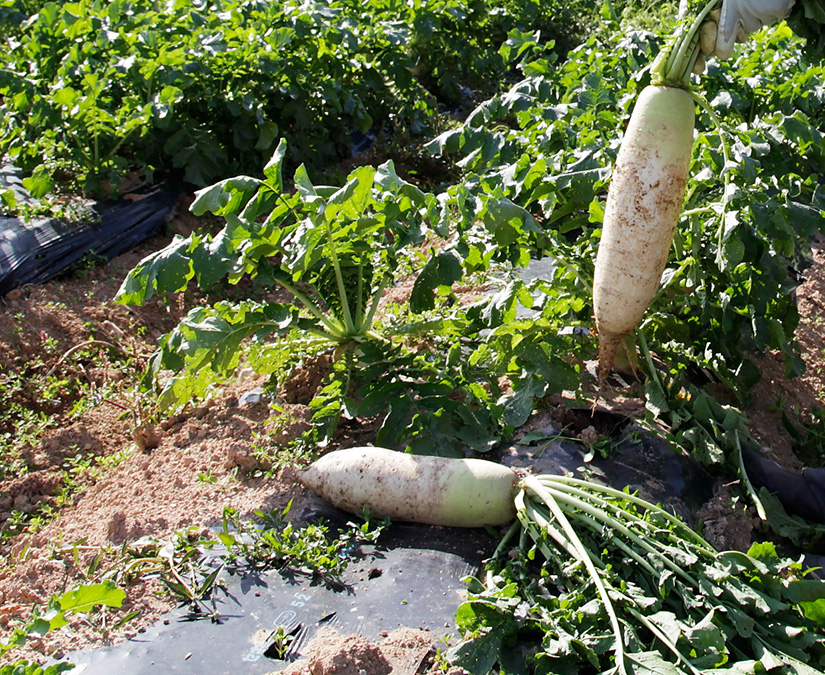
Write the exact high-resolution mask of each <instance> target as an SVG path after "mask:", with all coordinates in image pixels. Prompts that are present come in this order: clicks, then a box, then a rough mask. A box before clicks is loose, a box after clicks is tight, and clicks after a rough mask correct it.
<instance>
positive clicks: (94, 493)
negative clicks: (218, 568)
mask: <svg viewBox="0 0 825 675" xmlns="http://www.w3.org/2000/svg"><path fill="white" fill-rule="evenodd" d="M180 211H181V215H178V216H177V218H176V219H175V220H174V221H173V222H172V224H171V227H172V229H174V230H177V231H180V232H186V231H188V230H189V229H190V228H191V227H193V225H194V223H193V221H192V220H191V217H189V216H188V215H186V214H185V204H184V205H182V206H181V209H180ZM168 239H169V237H168V235H166V236H163V237H157V238H155V239H153V240H150V241H147V242H146V243H145V244H144V245H143V246H141V247H140V248H139V249H138V250H135V251H133V252H130V253H128V254H126V255H124V256H121V257H120V258H118V259H116V260H114V261H112V262H110V263H108V264H106V265H103V266H99V267H95V268H92V269H87V270H83V271H80V272H75V273H74V274H72V275H71V276H68V277H66V278H62V279H58V280H55V281H52V282H50V283H47V284H45V285H43V286H37V287H26V288H23V289H17V290H15V291H13V292H11V293H9V294H8V295H7V296H6V297H5V298H4V299H1V300H0V375H2V374H3V372H4V371H5V373H6V374H8V373H15V374H18V375H19V376H20V379H19V380H18V381H16V382H17V384H16V385H15V387H16V388H15V391H14V397H15V399H14V400H15V401H17V402H19V403H21V404H25V405H27V406H29V407H31V408H34V409H36V410H39V411H42V413H43V415H44V418H43V419H44V427H45V428H44V429H43V430H42V432H41V433H40V434H39V435H38V436H37V437H36V438H32V439H31V440H30V441H21V443H20V444H21V445H22V450H21V455H20V457H19V458H16V459H15V460H14V467H16V468H15V469H14V470H11V471H8V470H7V471H2V473H0V527H2V528H3V530H4V537H3V539H2V543H0V553H1V554H2V555H3V565H2V570H0V636H7V635H8V634H9V632H10V631H11V630H12V629H13V627H14V626H15V625H19V624H20V622H21V621H23V620H25V619H27V618H28V617H29V616H30V615H31V610H32V607H33V606H35V605H42V604H43V603H45V602H46V601H47V600H48V598H49V597H50V596H51V595H53V594H59V593H62V592H64V591H65V590H68V589H71V588H73V587H74V586H75V585H76V584H78V583H84V582H85V581H86V579H87V572H88V568H89V565H90V563H91V562H92V561H93V560H94V559H95V557H96V556H98V555H99V554H101V552H104V559H103V563H102V564H103V565H105V560H106V559H107V557H111V556H114V555H115V554H116V552H117V550H118V547H120V546H121V545H123V544H127V543H130V542H134V541H136V540H138V539H140V538H142V537H154V538H157V539H161V540H163V539H164V538H168V537H170V536H172V535H173V533H175V532H177V531H180V530H182V529H186V528H191V529H192V531H193V532H199V531H201V530H203V528H207V527H210V526H214V525H216V524H217V523H219V522H220V520H221V516H222V514H223V510H224V508H225V507H227V506H229V507H232V508H234V509H236V510H237V511H238V513H239V514H240V515H241V516H242V517H244V518H252V514H253V512H254V511H255V510H256V509H282V508H284V507H285V506H286V505H287V504H288V503H289V502H290V501H291V500H293V501H294V502H295V504H296V505H298V504H300V503H301V500H302V499H304V498H305V496H306V493H305V490H304V489H303V488H302V487H301V486H300V485H299V484H298V483H297V482H296V479H295V472H294V469H293V468H291V467H289V466H286V467H284V468H281V469H277V470H274V471H272V472H271V473H272V474H273V476H272V477H268V478H263V477H262V476H261V471H262V470H265V469H269V468H271V466H270V465H269V464H268V462H269V460H268V459H267V456H270V457H271V454H270V455H265V454H264V455H262V454H261V452H260V447H261V444H262V443H263V444H264V445H266V446H267V447H268V448H269V450H270V452H271V451H272V449H273V448H277V447H278V445H279V444H281V445H282V444H284V443H285V442H286V441H287V440H289V439H290V438H292V437H294V436H296V435H297V434H299V433H300V432H301V431H303V430H304V429H305V425H306V419H307V417H308V410H307V407H306V404H307V403H308V401H309V400H310V399H311V398H312V395H313V394H314V392H315V389H316V388H317V386H318V383H319V381H320V373H321V372H323V370H324V368H325V367H326V365H325V364H324V363H323V362H322V361H316V362H312V363H307V364H306V367H305V368H304V369H303V370H302V371H301V372H300V373H298V374H297V375H296V377H295V379H294V381H293V382H292V383H291V384H290V385H289V386H287V387H285V388H284V390H283V391H282V392H281V394H280V396H279V398H278V403H279V404H280V406H281V408H282V410H284V411H285V413H286V414H281V415H280V416H278V417H275V416H274V411H273V409H272V408H271V407H270V405H269V403H270V402H269V401H267V400H266V399H261V400H257V402H255V401H256V399H255V398H254V397H253V398H252V399H251V400H250V399H249V397H247V396H245V394H246V393H248V392H251V391H254V390H256V389H257V388H259V387H261V386H262V384H263V382H262V381H261V380H260V379H258V378H256V377H255V376H254V375H253V374H252V373H250V372H248V371H244V372H241V373H240V374H239V376H238V377H237V378H236V379H235V380H234V381H232V382H231V383H229V384H228V385H227V387H226V388H225V389H224V390H223V391H220V392H217V393H216V395H215V396H214V397H213V399H212V400H211V401H210V402H209V403H208V404H207V405H204V406H202V407H197V408H193V409H191V410H188V411H187V412H186V414H183V415H178V416H176V417H173V418H171V419H168V420H164V421H162V422H160V423H158V424H157V425H143V426H142V427H140V423H141V414H142V412H141V411H142V410H143V407H142V405H141V401H140V400H136V398H135V395H134V393H133V392H134V389H133V384H134V381H135V379H136V377H137V376H138V374H139V373H140V372H142V370H143V368H145V366H146V363H147V358H148V356H149V354H151V352H152V350H153V349H154V347H155V345H156V343H157V340H158V338H160V336H161V335H162V334H163V333H165V332H166V331H168V330H169V329H171V328H172V327H173V326H174V325H175V324H176V323H177V320H178V319H179V318H180V317H181V316H182V314H183V313H184V312H185V310H186V309H188V307H189V306H191V304H192V303H197V302H202V301H204V300H205V299H206V298H204V297H203V296H202V295H198V294H193V295H187V296H186V297H181V298H178V299H176V300H174V301H173V302H172V303H171V304H166V303H165V302H163V301H161V300H156V299H155V300H152V301H150V302H149V303H148V304H147V305H146V306H144V307H128V308H127V307H123V306H121V305H116V304H114V303H113V302H112V299H113V297H114V295H115V293H116V292H117V289H118V287H119V285H120V283H121V281H122V280H123V278H124V277H125V275H126V273H127V272H128V271H129V270H130V269H131V268H132V267H133V266H134V265H135V264H136V263H137V262H138V261H139V260H140V259H141V258H142V257H143V256H145V255H146V254H148V253H149V252H151V251H154V250H157V249H158V248H160V247H161V246H163V245H165V244H166V243H167V241H168ZM814 254H815V260H816V264H815V266H814V267H813V268H811V269H810V270H809V271H808V273H807V278H806V280H805V282H804V284H803V285H802V287H801V288H800V289H799V292H798V302H799V310H800V313H801V315H802V323H801V326H800V329H799V331H798V336H799V343H800V346H801V348H802V350H803V358H804V360H805V362H806V365H807V372H806V374H805V375H804V376H802V377H801V378H797V379H795V380H793V381H788V380H785V379H784V377H783V365H782V363H781V360H780V359H779V357H778V356H777V355H775V354H765V355H764V357H763V358H762V360H761V367H762V370H763V373H764V379H763V382H762V383H761V384H760V386H759V387H758V388H757V390H756V392H755V393H754V400H753V403H752V405H751V407H750V408H749V409H748V414H749V417H750V420H751V424H752V429H753V432H754V434H755V436H756V437H757V438H758V439H759V441H760V442H761V443H762V444H763V445H764V446H765V447H766V448H767V450H768V452H769V453H770V455H771V456H772V457H773V458H774V459H776V460H777V461H778V462H780V463H781V464H783V465H784V466H788V467H791V468H799V467H800V464H801V462H800V460H799V458H798V457H797V456H796V454H795V453H794V447H793V443H792V439H791V437H790V436H789V434H788V432H787V430H786V428H785V426H784V425H783V423H782V413H783V412H785V413H786V414H787V415H790V416H791V417H792V418H795V417H798V418H801V419H805V417H806V416H809V415H810V414H811V412H812V411H814V410H817V409H819V408H821V406H822V405H823V392H825V362H824V360H823V351H824V350H825V344H823V341H824V340H825V338H824V337H823V332H822V326H821V318H820V317H822V315H823V314H822V309H823V303H825V296H824V295H823V293H824V292H825V291H824V289H825V271H824V270H825V265H823V263H825V246H823V244H822V243H821V242H816V243H815V245H814ZM477 290H478V289H468V292H473V291H477ZM394 292H396V293H397V292H398V290H397V289H396V291H394ZM387 301H392V298H388V299H387ZM84 343H88V344H86V345H85V347H84V348H78V346H79V345H83V344H84ZM75 348H78V349H75ZM73 350H74V351H73ZM47 374H51V376H52V377H53V378H56V379H57V380H58V381H59V382H60V384H59V385H57V386H55V387H53V388H52V390H50V391H48V392H44V391H36V390H34V389H33V388H32V387H31V386H29V385H30V384H31V383H32V382H35V381H42V380H43V378H44V376H46V375H47ZM80 400H84V401H89V400H93V401H95V405H93V406H90V407H88V406H87V407H85V408H83V409H81V410H75V411H73V406H75V404H76V403H77V402H78V401H80ZM560 405H563V402H560ZM617 406H620V409H622V410H625V411H628V412H632V411H633V410H634V409H638V408H639V405H638V401H635V402H634V401H630V402H628V401H618V402H617ZM2 419H3V416H2V415H0V420H2ZM0 425H2V422H0ZM138 427H140V432H139V433H138V434H137V435H136V434H135V430H136V429H137V428H138ZM11 431H12V430H11V429H8V428H2V427H1V426H0V437H2V434H3V433H11ZM344 431H345V434H344V436H343V437H342V438H341V439H340V444H341V445H354V444H365V443H369V442H370V441H371V440H372V437H371V429H370V428H369V427H368V426H367V427H364V428H359V427H358V426H353V427H352V428H350V429H345V430H344ZM585 433H592V430H589V431H585ZM262 439H264V440H262ZM4 459H6V458H4ZM101 463H102V464H101ZM94 466H97V469H96V470H91V469H90V468H89V467H94ZM67 467H68V468H70V469H71V467H85V469H84V470H80V469H79V468H78V469H77V470H76V471H75V472H74V473H72V471H67ZM67 476H69V477H70V478H71V480H73V481H74V482H75V485H74V486H68V485H67V480H69V479H68V478H67ZM68 487H72V489H71V490H67V488H68ZM61 490H63V491H64V492H65V494H66V495H68V496H61V494H62V493H61ZM730 490H731V488H730V486H727V485H720V486H718V490H717V497H716V499H715V500H714V501H713V503H711V504H709V505H708V506H707V507H706V511H705V513H704V514H703V520H704V524H705V535H706V536H707V537H708V538H709V539H710V540H711V543H714V544H715V545H717V547H720V548H747V545H748V544H749V536H750V532H751V529H752V520H753V514H751V513H749V512H748V511H747V510H746V509H743V508H741V507H739V506H736V505H735V504H734V503H733V502H734V500H733V499H732V497H731V491H730ZM46 506H52V507H53V509H54V510H55V511H56V513H57V515H56V516H54V517H50V518H48V519H47V520H46V522H44V523H43V524H42V525H40V526H39V527H37V528H36V529H35V530H34V531H33V532H31V531H26V532H22V533H18V534H15V530H14V522H13V520H14V517H13V512H15V511H18V512H20V511H22V512H34V511H36V510H38V509H39V510H43V508H44V507H46ZM294 510H295V511H296V512H297V510H298V509H295V507H294ZM126 590H127V599H126V601H125V603H124V606H123V608H122V609H120V610H117V611H116V612H113V613H112V618H111V620H110V625H111V624H112V623H114V622H115V621H116V619H117V617H118V616H125V615H126V614H127V613H129V612H132V611H134V610H138V611H139V612H140V615H139V616H138V618H137V619H134V620H132V621H130V622H129V623H127V624H126V625H125V626H124V627H123V628H122V629H118V630H101V629H100V628H99V627H98V628H91V627H89V626H88V625H86V624H85V623H83V622H82V621H80V620H73V621H71V622H70V626H69V629H70V630H61V631H54V632H53V633H50V634H49V635H48V636H47V637H46V638H44V639H42V640H32V641H30V642H29V643H28V645H27V646H26V647H25V648H23V649H18V650H13V651H12V652H11V653H10V654H9V655H7V657H6V660H7V661H8V660H16V659H18V658H23V657H26V658H31V659H34V660H39V661H42V660H43V658H44V657H45V656H59V655H60V654H62V653H64V652H65V651H66V650H68V649H69V648H72V649H76V648H81V647H83V648H89V647H95V646H100V645H103V644H110V643H112V642H116V641H119V640H122V639H124V638H126V637H128V636H130V635H133V634H135V633H136V632H137V631H138V630H140V629H141V627H143V626H147V625H149V624H151V623H153V622H155V621H157V620H158V619H159V617H160V616H161V615H162V614H163V613H164V612H166V611H168V610H170V609H172V607H173V605H174V602H173V601H172V600H171V599H170V598H169V596H168V594H166V593H164V592H163V589H162V588H161V587H160V585H159V583H158V582H157V581H156V580H151V579H150V580H138V581H136V582H134V583H132V584H131V585H129V587H128V588H127V589H126ZM327 638H328V639H326V640H321V641H320V642H318V644H316V645H315V646H314V647H313V648H312V649H310V650H309V651H308V654H307V658H306V659H305V660H303V661H301V662H299V663H298V664H295V665H293V666H291V667H290V670H289V671H288V672H289V673H290V674H291V675H297V673H311V674H313V675H332V674H333V673H334V674H341V675H343V674H345V673H347V674H348V673H352V674H353V675H357V674H359V673H366V675H380V674H382V673H389V672H399V673H401V672H410V673H415V672H422V671H421V670H420V669H421V668H424V667H426V666H427V664H428V663H431V662H432V654H433V639H434V637H433V636H432V635H429V634H427V635H421V634H420V633H418V632H416V631H412V630H410V631H408V632H405V633H403V634H393V635H392V636H387V639H386V640H384V641H383V642H381V643H377V644H376V643H369V642H367V641H366V640H364V639H363V638H359V637H357V636H335V637H334V639H333V638H331V637H330V636H327ZM428 658H429V662H428V661H427V659H428ZM399 664H402V665H399ZM403 664H407V665H403ZM413 666H414V667H413ZM410 668H412V669H410Z"/></svg>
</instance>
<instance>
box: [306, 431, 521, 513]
mask: <svg viewBox="0 0 825 675" xmlns="http://www.w3.org/2000/svg"><path fill="white" fill-rule="evenodd" d="M299 480H300V481H301V483H303V484H304V485H305V486H306V487H308V488H310V489H312V490H314V491H315V492H317V493H318V494H320V495H321V496H322V497H324V498H325V499H327V500H328V501H330V502H332V503H333V504H334V505H335V506H337V507H338V508H340V509H343V510H344V511H348V512H350V513H356V514H357V513H361V510H362V509H363V507H364V506H368V507H369V508H370V510H371V511H372V512H373V513H374V514H375V515H377V516H378V517H381V518H383V517H386V516H389V517H390V518H391V519H395V520H402V521H408V522H415V523H424V524H428V525H444V526H446V527H483V526H484V525H503V524H504V523H508V522H510V521H511V520H513V518H515V516H516V507H515V504H514V502H513V497H514V495H515V493H516V482H517V480H518V477H517V476H516V474H515V473H514V472H513V471H512V470H511V469H508V468H507V467H506V466H502V465H501V464H496V463H495V462H489V461H487V460H483V459H447V458H444V457H424V456H421V455H409V454H406V453H403V452H396V451H395V450H388V449H386V448H375V447H360V448H348V449H346V450H336V451H334V452H330V453H329V454H327V455H324V456H323V457H321V458H320V459H319V460H317V461H316V462H314V463H313V464H311V465H310V466H309V467H308V468H306V469H304V470H303V471H302V472H301V473H300V475H299Z"/></svg>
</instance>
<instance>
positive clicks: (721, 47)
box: [699, 0, 794, 68]
mask: <svg viewBox="0 0 825 675" xmlns="http://www.w3.org/2000/svg"><path fill="white" fill-rule="evenodd" d="M793 5H794V0H722V8H721V10H720V9H719V8H717V9H714V10H713V11H712V12H711V13H710V14H709V15H708V20H707V21H705V23H704V24H703V25H702V28H701V29H700V30H701V31H702V34H701V36H700V40H699V45H700V50H701V53H702V56H703V57H705V58H707V57H710V56H715V57H716V58H718V59H720V60H725V59H727V58H729V57H730V55H731V53H732V52H733V47H734V45H735V44H736V43H737V42H744V41H745V40H747V39H748V36H749V35H750V34H751V33H755V32H756V31H758V30H759V29H760V28H762V27H763V26H769V25H770V24H772V23H775V22H777V21H779V20H780V19H784V18H785V17H787V16H788V15H789V14H790V13H791V8H792V7H793ZM702 61H704V59H702ZM702 68H704V63H702Z"/></svg>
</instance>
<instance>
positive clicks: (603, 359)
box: [593, 86, 694, 381]
mask: <svg viewBox="0 0 825 675" xmlns="http://www.w3.org/2000/svg"><path fill="white" fill-rule="evenodd" d="M693 127H694V102H693V98H692V96H691V95H690V93H688V92H687V91H685V90H684V89H680V88H678V87H665V86H648V87H646V88H645V89H644V90H642V92H641V94H640V95H639V98H638V100H637V102H636V106H635V108H634V110H633V114H632V115H631V118H630V122H629V124H628V127H627V131H626V132H625V136H624V139H623V140H622V146H621V148H620V150H619V154H618V156H617V158H616V164H615V166H614V168H613V175H612V177H611V180H610V189H609V191H608V195H607V204H606V207H605V213H604V223H603V226H602V237H601V241H600V243H599V250H598V254H597V256H596V269H595V275H594V279H593V309H594V313H595V317H596V329H597V331H598V334H599V373H598V374H599V379H600V380H602V381H603V380H604V378H606V376H607V375H608V374H609V372H610V370H611V368H612V365H613V359H614V358H615V355H616V348H617V346H618V344H619V343H620V342H621V340H622V338H623V337H624V336H625V335H627V334H628V333H629V332H630V331H632V330H633V329H634V328H635V327H636V326H637V325H638V323H639V322H640V321H641V320H642V317H643V316H644V313H645V311H646V310H647V308H648V305H649V304H650V302H651V300H652V299H653V296H654V295H655V294H656V291H657V289H658V287H659V282H660V280H661V276H662V272H663V271H664V268H665V264H666V263H667V257H668V252H669V251H670V246H671V243H672V242H673V235H674V233H675V231H676V225H677V223H678V221H679V214H680V212H681V209H682V201H683V199H684V194H685V186H686V184H687V176H688V170H689V169H690V158H691V152H692V148H693Z"/></svg>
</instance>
